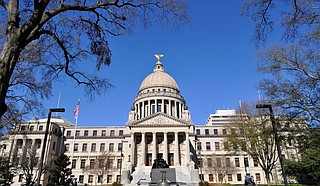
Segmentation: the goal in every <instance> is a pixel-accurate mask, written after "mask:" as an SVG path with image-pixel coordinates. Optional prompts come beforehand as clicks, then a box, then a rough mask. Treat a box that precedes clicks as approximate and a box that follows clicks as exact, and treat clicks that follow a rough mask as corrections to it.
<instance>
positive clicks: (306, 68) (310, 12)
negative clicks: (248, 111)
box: [243, 0, 320, 125]
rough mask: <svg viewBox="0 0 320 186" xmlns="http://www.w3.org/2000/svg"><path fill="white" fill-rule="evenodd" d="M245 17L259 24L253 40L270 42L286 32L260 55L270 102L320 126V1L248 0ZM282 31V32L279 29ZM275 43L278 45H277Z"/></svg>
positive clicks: (290, 113) (265, 87) (265, 91)
mask: <svg viewBox="0 0 320 186" xmlns="http://www.w3.org/2000/svg"><path fill="white" fill-rule="evenodd" d="M243 15H246V16H249V17H250V18H252V20H253V22H254V24H255V32H254V35H253V40H254V41H255V43H256V45H257V46H259V45H261V44H262V45H263V44H265V43H266V41H267V38H268V37H269V35H270V33H271V32H273V31H274V30H276V31H277V32H280V33H281V32H282V40H281V41H280V43H278V44H273V45H271V46H268V49H266V50H265V51H261V52H259V54H258V57H259V60H260V63H259V66H258V71H259V72H261V73H264V74H267V76H266V78H265V79H264V80H263V81H262V82H261V83H260V88H261V90H262V92H263V93H264V94H265V95H266V96H267V98H268V99H269V100H270V102H272V103H274V104H276V105H280V106H282V108H284V109H285V110H286V111H287V113H288V115H289V116H290V117H302V118H305V119H308V120H309V123H310V124H314V125H318V124H319V123H320V115H319V113H320V99H319V98H320V97H319V91H320V74H319V71H320V66H319V64H320V63H319V61H320V55H319V47H320V42H319V41H320V4H319V1H318V0H299V1H297V0H290V1H287V0H248V1H247V2H246V3H245V4H244V6H243ZM275 28H280V29H275ZM273 43H274V42H273Z"/></svg>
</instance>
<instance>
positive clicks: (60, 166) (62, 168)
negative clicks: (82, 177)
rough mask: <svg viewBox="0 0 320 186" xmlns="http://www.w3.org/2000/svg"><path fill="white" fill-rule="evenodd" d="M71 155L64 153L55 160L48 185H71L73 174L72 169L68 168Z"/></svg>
mask: <svg viewBox="0 0 320 186" xmlns="http://www.w3.org/2000/svg"><path fill="white" fill-rule="evenodd" d="M70 164H71V163H70V161H69V157H68V156H66V155H65V154H62V155H61V156H59V157H58V158H57V159H56V160H55V161H54V166H53V168H52V170H51V173H52V174H51V175H50V178H49V183H48V186H53V185H63V186H69V185H70V179H68V178H69V177H70V175H71V174H72V169H71V168H67V167H68V166H69V165H70Z"/></svg>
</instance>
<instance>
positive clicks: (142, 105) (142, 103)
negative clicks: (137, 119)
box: [141, 101, 145, 118]
mask: <svg viewBox="0 0 320 186" xmlns="http://www.w3.org/2000/svg"><path fill="white" fill-rule="evenodd" d="M141 108H142V113H141V118H144V109H145V108H144V101H142V102H141Z"/></svg>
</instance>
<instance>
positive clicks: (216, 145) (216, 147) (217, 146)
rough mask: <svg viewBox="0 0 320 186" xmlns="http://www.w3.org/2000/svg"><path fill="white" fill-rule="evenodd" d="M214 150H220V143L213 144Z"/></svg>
mask: <svg viewBox="0 0 320 186" xmlns="http://www.w3.org/2000/svg"><path fill="white" fill-rule="evenodd" d="M214 148H215V149H216V150H220V143H219V142H214Z"/></svg>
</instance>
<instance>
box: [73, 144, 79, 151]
mask: <svg viewBox="0 0 320 186" xmlns="http://www.w3.org/2000/svg"><path fill="white" fill-rule="evenodd" d="M78 150H79V147H78V143H75V144H74V147H73V151H75V152H78Z"/></svg>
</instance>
